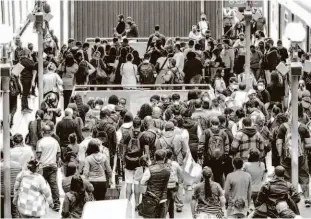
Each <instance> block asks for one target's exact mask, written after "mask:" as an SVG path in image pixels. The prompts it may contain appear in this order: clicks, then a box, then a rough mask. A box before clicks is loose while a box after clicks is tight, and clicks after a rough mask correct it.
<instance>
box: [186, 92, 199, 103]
mask: <svg viewBox="0 0 311 219" xmlns="http://www.w3.org/2000/svg"><path fill="white" fill-rule="evenodd" d="M196 99H198V93H197V92H196V91H195V90H190V91H189V92H188V101H190V100H196Z"/></svg>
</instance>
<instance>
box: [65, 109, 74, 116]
mask: <svg viewBox="0 0 311 219" xmlns="http://www.w3.org/2000/svg"><path fill="white" fill-rule="evenodd" d="M72 115H73V110H72V109H71V108H67V109H65V116H72Z"/></svg>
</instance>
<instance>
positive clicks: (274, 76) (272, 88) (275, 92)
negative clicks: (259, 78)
mask: <svg viewBox="0 0 311 219" xmlns="http://www.w3.org/2000/svg"><path fill="white" fill-rule="evenodd" d="M267 90H268V91H269V93H270V98H271V99H270V102H271V103H270V104H272V103H274V102H279V103H282V102H283V99H284V96H285V88H284V85H283V84H282V83H281V80H280V75H279V74H278V73H277V72H275V71H274V72H272V73H271V82H270V84H268V86H267Z"/></svg>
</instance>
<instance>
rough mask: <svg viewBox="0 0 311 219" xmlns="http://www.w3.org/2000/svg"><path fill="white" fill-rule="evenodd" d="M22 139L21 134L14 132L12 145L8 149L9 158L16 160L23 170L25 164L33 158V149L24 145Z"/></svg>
mask: <svg viewBox="0 0 311 219" xmlns="http://www.w3.org/2000/svg"><path fill="white" fill-rule="evenodd" d="M23 142H24V139H23V136H22V135H21V134H18V133H16V134H15V135H14V136H13V145H12V148H11V150H10V152H11V160H12V161H15V162H18V163H19V164H20V165H21V167H22V169H23V170H26V169H27V164H28V162H29V161H30V160H32V159H34V158H35V155H34V153H33V150H32V148H31V147H30V146H28V145H24V143H23Z"/></svg>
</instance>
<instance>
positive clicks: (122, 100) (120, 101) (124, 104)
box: [119, 98, 127, 108]
mask: <svg viewBox="0 0 311 219" xmlns="http://www.w3.org/2000/svg"><path fill="white" fill-rule="evenodd" d="M126 103H127V101H126V99H125V98H120V100H119V106H121V107H123V108H125V107H126Z"/></svg>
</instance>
